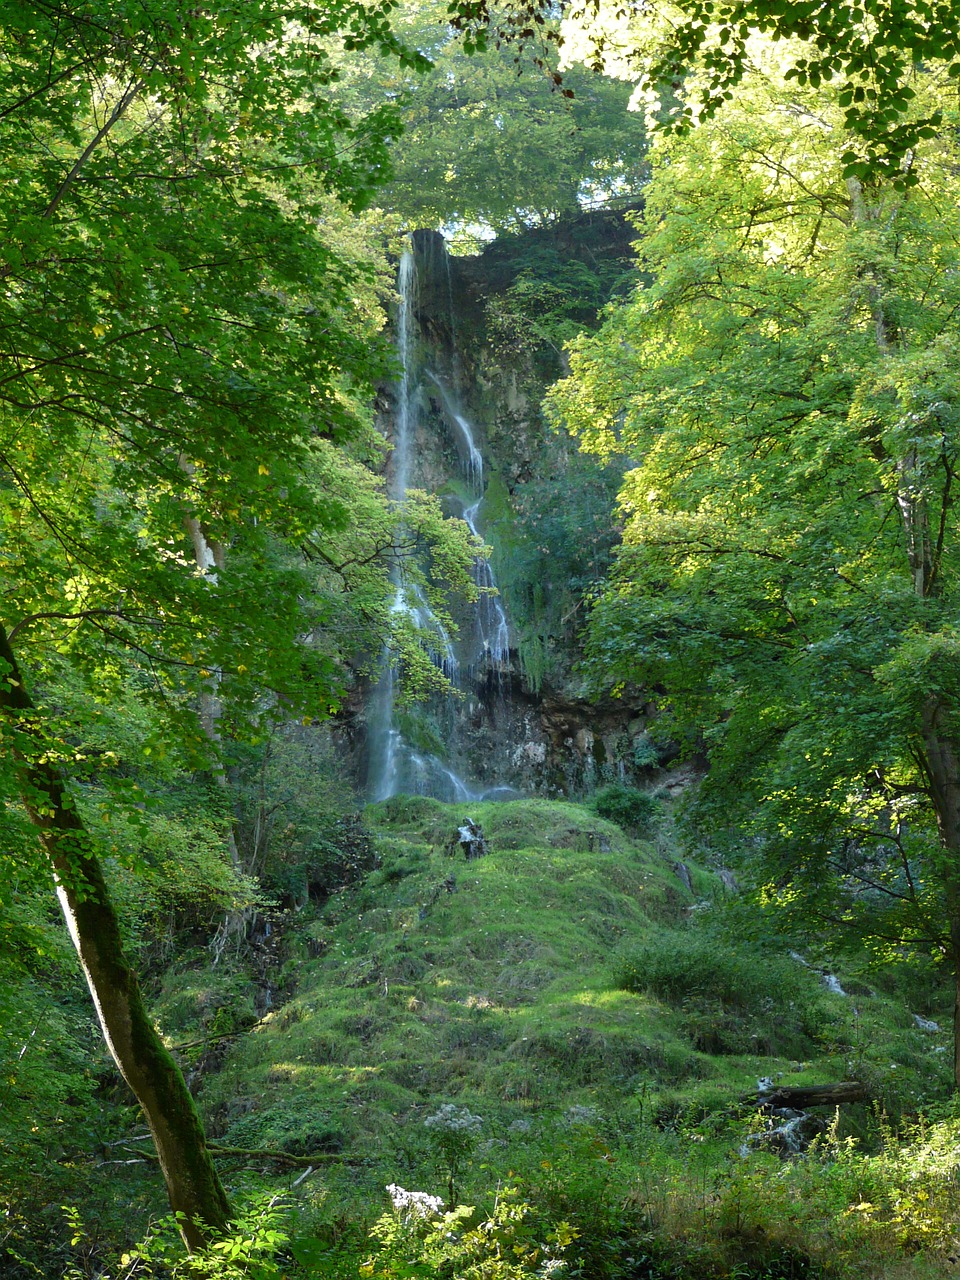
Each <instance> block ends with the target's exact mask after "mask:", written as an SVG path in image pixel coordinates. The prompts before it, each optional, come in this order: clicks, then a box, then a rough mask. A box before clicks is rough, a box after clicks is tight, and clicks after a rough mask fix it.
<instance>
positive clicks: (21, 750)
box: [0, 624, 230, 1252]
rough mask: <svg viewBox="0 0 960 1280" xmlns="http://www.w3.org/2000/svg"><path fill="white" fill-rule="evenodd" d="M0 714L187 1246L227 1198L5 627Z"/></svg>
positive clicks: (107, 1035) (219, 1225)
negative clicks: (49, 756) (147, 1004)
mask: <svg viewBox="0 0 960 1280" xmlns="http://www.w3.org/2000/svg"><path fill="white" fill-rule="evenodd" d="M0 665H2V667H3V668H4V671H3V674H2V675H0V713H2V714H3V716H4V718H5V719H6V721H7V722H8V726H9V731H10V733H11V737H12V739H13V742H14V752H15V757H16V764H17V773H18V777H19V780H20V792H21V796H22V799H23V803H24V805H25V807H26V809H27V812H28V813H29V815H30V818H31V819H32V821H33V822H34V823H35V824H36V826H37V827H38V829H39V832H40V839H41V842H42V844H43V847H44V850H45V852H46V854H47V858H48V859H49V862H50V866H51V868H52V871H53V877H54V882H55V884H56V889H57V896H58V898H59V899H60V906H61V907H62V909H63V914H64V918H65V919H66V922H67V928H68V929H69V931H70V937H71V938H72V940H73V944H74V946H75V947H76V949H77V954H78V956H79V957H80V964H81V966H82V968H83V972H84V976H85V977H86V980H87V985H88V986H89V988H90V994H91V996H92V997H93V1003H94V1005H95V1006H96V1010H97V1016H98V1018H99V1020H100V1026H101V1027H102V1029H103V1035H104V1039H105V1040H106V1042H107V1047H108V1049H109V1050H110V1053H111V1054H112V1055H113V1059H114V1061H115V1062H116V1064H117V1066H118V1068H119V1069H120V1073H121V1075H122V1076H123V1078H124V1079H125V1080H126V1082H127V1084H128V1085H129V1086H130V1088H131V1089H132V1090H133V1092H134V1094H135V1095H136V1097H137V1101H138V1102H139V1103H140V1106H141V1107H142V1108H143V1114H144V1116H145V1118H146V1121H147V1124H148V1125H149V1127H150V1132H151V1133H152V1135H153V1140H154V1143H155V1144H156V1149H157V1155H158V1157H159V1160H160V1168H161V1170H162V1172H163V1176H164V1180H165V1181H166V1184H167V1192H168V1194H169V1197H170V1205H171V1207H172V1208H173V1210H174V1212H175V1213H178V1214H180V1215H182V1216H181V1217H180V1218H179V1226H180V1231H181V1234H182V1235H183V1239H184V1243H185V1244H186V1246H187V1248H188V1249H189V1250H190V1251H191V1252H195V1251H197V1250H199V1249H202V1248H203V1247H204V1246H205V1244H206V1243H207V1241H208V1238H209V1236H210V1234H211V1233H216V1232H219V1231H223V1230H224V1229H225V1228H226V1227H227V1225H228V1223H229V1220H230V1205H229V1203H228V1201H227V1197H226V1194H225V1192H224V1190H223V1186H222V1185H221V1182H220V1179H219V1177H218V1175H217V1171H216V1169H215V1168H214V1166H213V1162H212V1160H211V1158H210V1154H209V1152H208V1150H207V1145H206V1139H205V1137H204V1133H203V1128H202V1125H201V1123H200V1117H199V1115H198V1113H197V1109H196V1107H195V1106H194V1102H193V1099H192V1098H191V1096H190V1092H189V1090H188V1089H187V1086H186V1083H185V1081H184V1079H183V1075H182V1073H181V1071H180V1068H179V1067H178V1066H177V1064H176V1062H175V1061H174V1059H173V1057H172V1056H171V1054H170V1053H169V1052H168V1051H167V1049H166V1048H165V1046H164V1044H163V1041H162V1040H161V1039H160V1036H159V1035H158V1034H157V1031H156V1028H155V1027H154V1025H153V1023H152V1021H151V1020H150V1018H149V1016H148V1014H147V1011H146V1009H145V1008H144V1004H143V998H142V996H141V994H140V988H139V985H138V983H137V979H136V975H135V974H134V972H133V970H132V969H131V968H130V965H129V964H128V962H127V960H126V957H125V956H124V952H123V943H122V939H121V936H120V927H119V921H118V919H117V914H116V912H115V910H114V908H113V903H112V902H111V900H110V894H109V891H108V889H107V885H106V881H105V880H104V876H103V869H102V867H101V866H100V863H99V861H98V860H97V857H96V854H95V852H94V848H93V842H92V841H91V839H90V836H89V834H88V832H87V831H86V830H85V828H84V825H83V822H82V820H81V818H80V815H79V814H78V813H77V812H76V810H75V808H74V806H73V804H72V801H71V798H70V796H69V794H68V793H67V791H66V789H65V786H64V783H63V780H62V778H61V777H60V776H59V774H58V772H57V770H56V769H55V768H54V766H53V765H52V764H50V763H49V762H48V761H47V760H46V759H45V758H44V746H45V744H44V742H43V739H42V736H41V734H40V731H39V728H38V726H37V724H36V721H35V719H34V717H35V708H34V705H33V703H32V702H31V700H30V697H29V695H28V694H27V691H26V689H25V687H24V684H23V679H22V677H21V675H20V671H19V668H18V666H17V662H16V658H15V657H14V654H13V651H12V649H11V647H10V642H9V640H8V639H7V633H6V631H5V630H4V628H3V626H2V624H0Z"/></svg>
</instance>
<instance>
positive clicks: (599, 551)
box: [486, 449, 622, 690]
mask: <svg viewBox="0 0 960 1280" xmlns="http://www.w3.org/2000/svg"><path fill="white" fill-rule="evenodd" d="M540 463H542V464H544V465H539V464H540ZM545 468H549V469H545ZM621 474H622V468H621V466H620V464H619V463H618V462H617V461H613V462H608V463H606V464H605V465H600V466H598V465H597V464H596V463H594V462H592V461H591V460H588V459H584V458H580V457H578V456H577V455H576V454H574V455H573V456H570V457H565V456H560V457H557V455H556V452H553V453H550V452H548V451H547V450H546V449H545V450H544V455H543V457H542V458H540V459H538V466H537V468H536V470H535V472H534V475H533V476H532V477H531V478H530V479H529V480H527V481H525V482H522V483H519V484H517V485H515V486H514V488H513V492H512V493H510V494H509V495H508V494H507V493H506V492H504V491H503V489H502V488H501V487H500V486H499V485H498V484H497V482H496V481H491V483H490V485H489V486H488V489H487V499H486V501H487V519H488V521H489V522H490V524H491V526H492V529H493V532H494V535H495V537H496V545H495V548H494V554H493V566H494V571H495V573H496V575H497V581H498V582H499V583H500V584H501V591H502V592H503V596H504V600H505V602H506V605H507V608H508V611H509V615H510V620H511V623H512V624H513V626H514V627H515V629H516V633H517V644H518V647H519V650H520V659H521V663H522V664H523V670H524V676H525V678H526V679H527V681H528V684H529V685H530V687H531V688H532V689H534V690H538V689H539V688H540V686H541V684H542V682H543V680H544V679H546V678H549V677H552V676H556V674H557V670H558V666H559V663H560V660H561V655H562V654H563V653H565V652H567V651H569V649H570V648H571V647H572V644H573V640H574V637H575V636H576V635H577V634H578V632H579V630H580V626H581V621H582V618H581V609H582V604H583V599H584V596H585V595H587V594H589V592H590V591H591V590H593V589H596V588H597V587H598V586H599V585H600V583H601V582H602V580H603V577H604V574H605V573H606V571H607V570H608V568H609V565H610V563H611V561H612V557H613V551H614V547H615V546H616V544H617V541H618V538H619V530H618V528H617V526H616V524H615V523H613V522H612V521H611V508H612V506H613V502H614V495H615V492H616V487H617V485H618V483H619V481H620V477H621Z"/></svg>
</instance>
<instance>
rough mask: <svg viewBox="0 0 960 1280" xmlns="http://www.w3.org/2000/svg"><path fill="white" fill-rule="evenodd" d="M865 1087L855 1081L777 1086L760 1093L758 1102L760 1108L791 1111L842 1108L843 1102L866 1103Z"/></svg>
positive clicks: (867, 1095) (866, 1093)
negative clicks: (814, 1108) (811, 1108)
mask: <svg viewBox="0 0 960 1280" xmlns="http://www.w3.org/2000/svg"><path fill="white" fill-rule="evenodd" d="M868 1097H869V1094H868V1092H867V1086H866V1085H864V1084H860V1083H859V1081H857V1080H845V1081H843V1082H841V1083H838V1084H807V1085H778V1086H777V1088H775V1089H770V1090H767V1091H761V1092H760V1094H759V1095H758V1101H759V1103H760V1105H761V1106H762V1107H787V1108H789V1109H790V1110H791V1111H806V1109H807V1107H833V1106H842V1105H843V1104H844V1103H845V1102H866V1100H867V1098H868Z"/></svg>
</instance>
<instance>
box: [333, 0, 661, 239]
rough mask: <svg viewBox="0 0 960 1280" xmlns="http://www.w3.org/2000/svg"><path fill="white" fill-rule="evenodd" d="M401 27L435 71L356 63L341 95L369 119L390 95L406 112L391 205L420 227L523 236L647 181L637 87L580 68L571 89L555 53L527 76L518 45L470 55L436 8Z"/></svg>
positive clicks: (408, 15)
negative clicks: (522, 231)
mask: <svg viewBox="0 0 960 1280" xmlns="http://www.w3.org/2000/svg"><path fill="white" fill-rule="evenodd" d="M395 23H396V27H397V31H398V33H399V34H400V35H402V37H403V39H404V40H405V41H406V42H407V43H408V44H409V45H411V46H412V47H414V48H417V49H419V50H421V51H422V52H424V53H425V54H427V55H428V56H429V57H430V59H431V61H432V64H433V65H432V66H431V68H430V69H429V70H427V71H420V72H418V71H417V70H416V69H414V68H408V69H404V68H402V67H398V66H397V65H396V62H395V60H394V63H393V65H389V64H388V63H387V60H386V59H385V58H384V56H383V55H382V54H378V53H377V52H376V50H372V49H371V50H370V51H368V52H367V53H366V54H364V55H363V56H362V57H357V56H356V55H352V54H351V55H349V56H348V57H347V58H346V59H344V62H343V66H342V67H341V78H340V81H339V83H338V89H337V92H338V94H339V95H340V100H341V101H343V102H344V103H352V104H356V105H359V106H361V107H362V109H363V110H364V111H365V112H367V111H370V110H372V109H373V108H374V107H375V106H376V104H377V103H379V102H381V101H382V99H383V96H384V91H385V90H386V92H387V94H388V96H389V99H390V100H391V101H392V102H394V103H395V105H396V109H397V111H398V114H399V116H400V119H401V120H402V122H403V134H402V136H401V137H400V138H399V139H398V140H397V142H396V144H395V145H394V146H393V148H392V150H391V168H392V170H393V174H392V179H391V180H390V181H389V182H388V183H387V184H386V185H385V187H384V190H383V193H382V195H381V197H380V198H381V199H382V200H383V201H384V202H385V203H386V205H387V206H388V207H389V208H390V209H391V211H393V212H396V213H398V214H400V215H401V216H402V217H404V218H406V219H408V220H409V221H410V222H411V224H412V225H413V226H439V225H448V226H453V227H457V228H460V229H461V230H462V229H463V228H464V227H465V226H466V227H469V226H470V225H471V224H475V223H478V222H479V223H484V224H486V225H487V226H488V227H493V228H494V229H496V230H498V231H499V230H507V231H511V230H517V229H518V228H522V227H524V226H529V225H535V224H537V223H543V222H550V221H553V220H554V219H555V218H557V217H558V216H561V215H563V214H571V213H573V214H575V213H577V212H578V211H579V209H580V208H581V206H582V205H583V204H589V203H591V202H593V203H601V202H603V201H605V200H607V199H609V198H611V197H615V196H624V195H629V194H631V193H635V192H636V191H637V189H638V188H639V186H640V185H641V184H642V181H643V179H644V176H645V167H644V155H645V152H646V136H645V126H644V121H643V119H642V118H641V117H640V116H638V115H635V114H634V115H630V114H628V112H627V101H628V99H629V96H630V89H629V86H627V85H625V84H622V83H619V82H618V81H616V80H613V79H610V78H609V77H606V76H598V75H595V74H593V73H591V72H589V71H586V70H584V69H583V68H577V69H575V70H573V71H571V72H570V74H569V75H568V76H567V77H566V80H565V83H564V87H563V90H561V89H560V88H559V87H558V85H557V83H556V82H555V77H556V79H559V77H558V76H557V75H556V57H555V56H553V57H552V61H550V62H549V65H545V66H544V67H539V66H536V65H534V64H533V63H530V64H529V65H526V66H523V67H518V65H517V63H516V61H515V59H514V57H513V56H512V54H511V52H510V50H509V49H508V48H506V47H503V48H500V49H493V48H488V49H487V50H486V51H485V52H483V53H481V54H477V55H475V56H469V55H468V54H467V52H465V50H464V48H463V45H462V42H461V41H460V40H459V39H458V38H457V36H456V33H455V32H454V31H453V30H452V29H451V27H450V26H449V25H448V24H447V22H446V15H445V12H444V10H443V8H442V7H439V6H436V5H422V4H420V5H417V6H412V5H406V6H405V7H402V8H401V9H400V10H399V11H398V13H397V14H396V15H395ZM334 56H336V55H334ZM564 94H567V96H564Z"/></svg>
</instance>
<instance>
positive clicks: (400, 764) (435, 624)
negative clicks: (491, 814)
mask: <svg viewBox="0 0 960 1280" xmlns="http://www.w3.org/2000/svg"><path fill="white" fill-rule="evenodd" d="M447 276H448V280H449V267H447ZM397 288H398V292H399V295H400V305H399V308H398V311H397V335H396V342H397V352H398V355H399V357H400V365H401V376H400V381H399V383H398V385H397V389H396V403H395V411H394V417H393V423H392V432H391V434H392V443H393V452H392V455H391V461H390V471H389V478H388V493H389V495H390V497H391V499H392V500H393V501H394V502H396V503H401V502H402V501H403V500H404V498H405V497H406V495H407V491H408V489H409V487H410V478H411V475H412V474H414V473H415V471H416V463H417V457H416V447H417V446H416V442H417V434H418V430H419V428H420V425H421V424H420V420H419V413H420V403H421V395H422V392H423V389H424V383H425V382H429V384H430V386H431V387H432V388H433V389H434V390H435V391H436V393H437V398H438V400H439V403H440V405H441V406H442V410H443V419H444V421H445V422H446V424H447V426H448V427H449V429H450V433H451V436H452V438H453V441H454V443H455V445H456V449H457V455H458V458H459V462H460V473H461V478H462V480H463V481H464V482H465V484H466V486H467V487H468V489H469V492H470V494H471V495H473V496H474V497H475V501H473V502H469V501H468V500H465V501H464V503H463V511H462V518H463V520H464V521H465V523H466V524H467V526H468V528H469V529H470V531H471V533H473V534H474V535H475V536H477V537H481V536H482V534H481V512H482V508H483V494H484V487H485V477H484V463H483V455H482V453H481V451H480V448H479V447H478V445H477V442H476V438H475V435H476V433H475V432H474V429H473V427H472V426H471V424H470V422H469V420H468V418H467V417H466V415H465V414H464V413H463V411H462V409H461V406H460V404H459V399H458V393H457V390H456V388H455V387H454V386H451V385H450V383H449V382H448V381H446V380H445V379H444V378H443V377H442V376H441V375H440V374H438V373H436V372H434V371H433V370H431V369H428V368H426V367H424V366H422V364H421V358H420V345H421V344H420V341H419V339H420V333H419V319H418V314H417V306H418V274H417V259H416V256H415V254H414V252H413V251H412V250H407V251H406V252H405V253H404V254H403V256H402V258H401V262H400V269H399V274H398V280H397ZM450 332H451V334H452V335H453V336H454V340H455V333H456V330H455V326H454V323H453V298H452V294H451V295H450ZM456 359H457V357H456V354H455V355H454V365H455V367H456ZM472 572H473V579H474V582H475V583H476V585H477V588H478V591H479V596H478V599H477V601H476V603H475V605H474V607H473V618H472V619H471V624H472V628H473V630H474V633H475V637H476V643H475V646H474V647H475V650H476V652H475V654H474V655H472V656H471V661H470V669H471V672H472V673H473V674H476V673H477V670H478V668H484V669H485V670H484V672H483V674H484V675H485V676H486V675H487V674H488V673H492V674H493V676H494V678H495V679H497V680H500V679H501V678H502V673H503V671H504V668H505V666H506V664H507V662H508V660H509V655H510V627H509V623H508V620H507V615H506V612H505V610H504V607H503V604H502V602H501V600H500V597H499V593H498V591H497V583H496V580H495V577H494V574H493V570H492V568H491V566H490V563H489V561H488V560H487V559H485V558H484V557H477V559H476V560H475V562H474V566H473V571H472ZM393 585H394V599H393V605H392V612H393V613H394V614H395V615H396V614H403V615H405V616H406V618H408V619H409V620H410V622H411V623H412V624H413V625H414V626H415V627H416V628H417V629H418V630H419V631H420V633H421V634H422V635H425V636H427V637H428V640H427V644H428V648H429V652H430V658H431V661H433V662H434V664H435V665H436V666H438V667H439V668H440V669H441V670H443V672H444V674H445V675H446V676H447V677H448V679H449V680H450V681H451V684H453V685H454V686H455V687H456V686H457V685H458V684H459V680H460V673H461V663H460V661H459V660H458V658H457V654H456V648H455V645H454V643H453V641H452V640H451V637H450V636H449V635H448V634H447V632H446V630H445V629H444V627H443V626H442V624H441V623H440V621H439V620H438V619H437V617H436V616H435V614H434V613H433V611H432V609H431V608H430V605H429V602H428V601H427V599H426V597H425V595H424V594H423V592H422V591H421V590H420V589H419V588H418V587H416V586H415V585H413V584H411V583H409V582H407V581H405V580H404V575H403V571H402V567H400V566H399V565H398V566H397V567H396V568H395V570H394V574H393ZM397 681H398V670H397V659H396V653H395V652H394V651H393V650H392V648H391V647H390V646H389V645H388V646H387V647H386V648H385V650H384V653H383V655H382V674H381V676H380V679H379V681H378V682H377V685H376V687H375V688H374V689H373V691H372V693H371V696H370V697H369V698H368V700H367V710H366V718H367V744H368V751H367V753H368V772H367V793H368V795H369V796H370V798H371V799H372V800H374V801H380V800H387V799H389V798H390V796H393V795H397V794H399V793H408V794H419V795H428V796H433V797H434V798H436V799H438V800H448V801H470V800H485V799H510V798H513V797H515V796H516V795H517V794H518V793H517V792H516V791H514V790H513V789H512V788H510V787H504V786H494V787H487V788H485V789H481V788H478V787H475V786H473V785H471V783H470V782H469V781H467V780H466V779H464V778H462V777H461V776H460V775H459V774H458V773H457V772H456V771H455V770H454V769H453V768H452V767H451V765H450V763H449V762H447V761H446V760H444V759H442V758H441V757H440V755H438V754H435V753H433V752H427V751H423V750H419V749H416V748H415V747H414V746H413V745H412V744H411V743H409V742H408V741H407V740H406V739H405V737H404V734H403V732H402V730H401V728H400V725H399V723H398V720H399V717H398V714H397ZM448 701H452V699H448ZM446 710H447V715H446V719H447V721H448V722H449V721H452V720H453V719H454V718H455V708H453V707H448V708H447V709H446Z"/></svg>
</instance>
